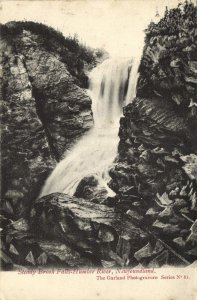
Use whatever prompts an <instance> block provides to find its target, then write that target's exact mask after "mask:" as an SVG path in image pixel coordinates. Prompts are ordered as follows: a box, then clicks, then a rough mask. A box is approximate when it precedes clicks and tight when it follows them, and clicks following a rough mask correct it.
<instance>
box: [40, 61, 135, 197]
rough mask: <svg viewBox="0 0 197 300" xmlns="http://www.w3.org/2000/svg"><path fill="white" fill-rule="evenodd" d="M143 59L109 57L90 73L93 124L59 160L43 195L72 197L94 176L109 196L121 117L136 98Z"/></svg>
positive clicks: (111, 194) (46, 183)
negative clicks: (126, 106) (140, 65)
mask: <svg viewBox="0 0 197 300" xmlns="http://www.w3.org/2000/svg"><path fill="white" fill-rule="evenodd" d="M139 62H140V59H139V58H136V59H133V60H132V59H125V58H118V59H107V60H105V61H104V62H103V63H102V64H100V65H99V66H97V67H96V68H94V69H93V70H92V71H91V73H90V75H89V82H90V84H89V90H88V94H89V96H90V98H91V99H92V111H93V118H94V127H93V128H92V129H91V130H90V131H89V132H88V133H87V134H85V135H84V136H83V137H82V138H81V139H80V140H79V141H78V142H77V143H76V145H75V146H74V147H73V148H72V149H71V152H70V153H69V154H67V155H66V157H65V158H64V159H63V160H62V161H60V162H59V163H58V164H57V166H56V167H55V169H54V170H53V172H52V173H51V175H50V176H49V177H48V179H47V180H46V182H45V185H44V187H43V189H42V191H41V195H40V196H45V195H47V194H50V193H54V192H59V193H65V194H68V195H70V196H73V195H74V193H75V191H76V189H77V186H78V185H79V183H80V181H81V180H82V179H83V178H85V177H89V176H94V178H95V179H96V180H97V182H98V185H99V186H101V187H103V188H105V189H106V190H107V193H108V195H109V196H113V195H114V192H113V191H112V190H111V189H110V188H109V187H108V185H107V183H108V182H109V180H110V178H109V174H108V172H109V169H110V168H111V167H112V165H113V162H114V159H115V157H116V155H117V146H118V142H119V137H118V131H119V120H120V117H121V115H122V108H123V106H125V105H127V104H128V103H129V102H131V101H132V99H133V98H134V97H135V91H136V85H137V79H138V66H139Z"/></svg>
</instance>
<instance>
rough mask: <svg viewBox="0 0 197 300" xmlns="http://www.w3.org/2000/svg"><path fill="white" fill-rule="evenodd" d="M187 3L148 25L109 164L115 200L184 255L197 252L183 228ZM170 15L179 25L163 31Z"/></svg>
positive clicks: (191, 68) (186, 215)
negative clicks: (133, 91)
mask: <svg viewBox="0 0 197 300" xmlns="http://www.w3.org/2000/svg"><path fill="white" fill-rule="evenodd" d="M188 11H189V12H188ZM194 11H195V8H194V7H193V5H191V7H190V5H189V6H188V7H184V8H183V11H182V13H180V12H179V9H177V10H176V9H175V10H173V13H172V12H166V14H165V17H164V18H163V19H162V20H161V21H160V22H159V23H158V24H151V25H150V26H149V28H148V30H147V37H146V43H145V47H144V52H143V57H142V60H141V65H140V68H139V71H140V77H139V81H138V86H137V98H136V99H135V100H134V101H133V102H132V103H131V104H129V105H128V106H127V107H125V109H124V117H123V118H122V119H121V120H120V131H119V136H120V143H119V155H118V157H117V163H116V166H115V167H114V169H112V170H111V172H110V175H111V177H112V180H111V182H110V187H111V188H112V189H113V190H114V191H115V192H116V193H117V203H116V208H117V209H121V210H122V211H125V212H126V213H127V214H129V215H131V217H132V218H133V219H138V220H140V222H141V225H142V227H144V228H148V230H149V231H150V232H152V233H153V234H154V235H156V236H157V237H158V238H161V239H163V240H164V241H167V243H168V245H171V246H172V247H173V249H175V250H176V251H178V252H179V253H182V254H183V255H184V256H185V257H186V258H187V259H189V260H193V259H194V258H195V257H196V255H197V253H196V248H195V247H196V231H195V233H194V234H191V226H192V225H193V224H196V218H197V193H196V180H197V177H196V171H195V169H196V168H197V156H196V154H197V147H196V146H197V139H196V132H197V123H196V116H197V114H196V112H197V110H196V108H197V107H196V106H197V103H196V99H195V97H196V93H195V91H196V76H195V74H196V67H195V66H196V64H197V61H196V57H195V54H196V50H197V49H196V46H195V44H194V43H193V39H194V36H195V33H194V25H195V20H194V15H193V12H194ZM179 13H180V14H179ZM186 13H188V14H190V17H191V20H190V21H191V22H190V23H186V20H187V18H186V17H184V16H185V14H186ZM177 14H178V17H177ZM173 18H175V20H177V19H178V22H180V24H182V25H181V26H177V27H176V26H175V25H174V27H172V29H171V30H172V31H173V30H174V31H173V32H170V31H169V28H171V27H170V26H169V24H171V23H173ZM182 18H183V20H185V22H184V21H183V22H182ZM170 22H171V23H170ZM181 22H182V23H181ZM175 23H176V22H175ZM166 24H167V25H168V26H167V25H166ZM178 24H179V23H178ZM171 25H172V24H171ZM194 227H195V225H193V227H192V228H194Z"/></svg>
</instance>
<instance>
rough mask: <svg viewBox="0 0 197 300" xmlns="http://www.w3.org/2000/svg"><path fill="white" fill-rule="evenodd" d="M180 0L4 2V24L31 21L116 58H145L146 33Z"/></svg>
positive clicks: (2, 3) (2, 16) (1, 15)
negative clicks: (77, 39) (73, 36)
mask: <svg viewBox="0 0 197 300" xmlns="http://www.w3.org/2000/svg"><path fill="white" fill-rule="evenodd" d="M178 3H179V0H128V1H127V0H81V1H73V0H69V1H66V0H65V1H55V0H51V1H44V0H40V1H32V0H29V1H28V0H26V1H21V0H20V1H10V0H7V1H1V2H0V5H1V9H0V20H1V23H6V22H8V21H13V20H15V21H19V20H20V21H21V20H31V21H35V22H41V23H44V24H47V25H50V26H52V27H53V28H55V29H58V30H59V31H61V32H62V33H63V34H64V35H65V36H68V35H69V34H71V35H74V34H75V33H77V35H78V37H79V40H80V41H81V42H82V43H84V44H86V45H87V46H91V47H93V48H104V49H105V50H107V51H108V52H109V53H110V55H111V56H112V57H113V56H115V57H118V56H120V57H130V56H137V55H140V54H141V51H142V48H143V41H144V29H145V28H146V26H147V25H148V24H149V23H150V21H151V20H153V21H154V20H156V18H155V14H156V10H157V9H158V12H159V15H160V16H162V15H163V13H164V11H165V7H166V5H167V6H168V7H176V6H177V4H178Z"/></svg>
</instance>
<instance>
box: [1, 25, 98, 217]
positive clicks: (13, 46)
mask: <svg viewBox="0 0 197 300" xmlns="http://www.w3.org/2000/svg"><path fill="white" fill-rule="evenodd" d="M1 32H2V43H1V45H2V46H1V47H2V54H3V56H2V67H3V85H2V91H3V102H2V112H3V117H2V124H3V130H2V177H3V184H2V197H3V206H2V209H3V211H4V212H6V213H7V214H8V215H9V216H12V217H13V216H14V217H16V216H17V215H21V214H23V212H24V204H26V205H27V206H28V205H29V201H31V200H34V199H35V198H36V197H37V196H38V194H39V191H40V188H41V187H42V185H43V183H44V180H45V179H46V177H47V176H48V175H49V173H50V172H51V170H52V168H54V166H55V163H56V161H59V160H60V159H61V158H62V156H63V155H64V152H65V151H66V150H69V149H70V148H71V146H72V145H73V144H74V143H75V142H76V140H77V139H78V138H79V137H80V136H81V135H83V134H84V133H85V132H86V131H87V130H88V129H89V128H90V127H91V126H92V124H93V118H92V112H91V99H90V98H89V97H88V96H87V94H86V92H85V90H84V88H83V87H85V86H86V80H87V78H86V75H85V73H84V66H85V64H86V65H88V64H89V68H91V67H92V64H91V63H92V62H91V63H90V59H89V60H88V59H86V58H83V57H80V54H78V56H77V54H76V53H74V52H76V49H75V48H76V47H79V45H78V43H77V41H75V40H72V39H68V40H66V39H65V38H64V37H63V36H61V35H60V34H58V33H57V32H55V31H54V30H52V29H50V28H47V27H46V26H44V25H41V24H35V23H29V22H28V23H25V22H24V23H23V22H21V23H18V22H11V23H8V24H7V25H3V26H2V28H1ZM59 35H60V36H59ZM71 42H72V43H73V44H71V45H70V44H69V43H71ZM71 46H72V47H71ZM83 51H85V50H84V49H83ZM83 51H81V53H82V54H84V52H83ZM82 54H81V56H82ZM71 58H72V59H73V58H75V60H74V59H73V61H74V62H73V63H71V62H70V61H71ZM88 58H90V53H89V57H88ZM92 59H93V58H92ZM77 60H78V61H79V63H78V65H77V63H76V61H77ZM74 63H75V65H74ZM71 73H72V75H71Z"/></svg>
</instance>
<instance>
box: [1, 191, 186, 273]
mask: <svg viewBox="0 0 197 300" xmlns="http://www.w3.org/2000/svg"><path fill="white" fill-rule="evenodd" d="M1 256H2V261H3V265H4V268H7V269H19V268H20V269H21V265H22V266H23V267H25V268H29V267H34V268H38V267H42V268H43V267H49V266H51V267H54V266H56V267H61V268H62V267H64V268H70V267H75V268H80V267H86V268H87V267H99V266H100V267H105V268H111V267H117V268H118V267H138V268H140V267H144V266H146V267H150V268H154V267H160V266H163V265H167V264H168V265H171V264H172V265H173V264H174V262H176V263H177V264H179V265H184V266H185V265H188V264H189V262H188V261H187V260H186V259H184V258H183V257H182V256H180V255H179V254H178V253H176V252H175V251H173V249H172V248H171V247H170V246H169V245H167V244H166V243H164V242H163V241H162V240H161V239H157V238H155V237H154V235H152V234H150V233H149V232H148V230H147V229H146V230H144V229H142V228H141V226H140V219H138V218H136V219H135V218H133V216H132V214H130V213H127V214H122V213H121V212H118V211H116V210H115V209H114V208H109V207H107V206H105V205H101V204H95V203H93V202H92V201H89V200H87V199H86V200H84V199H79V198H74V197H69V196H67V195H65V194H57V193H56V194H51V195H48V196H45V197H43V198H41V199H38V200H36V201H35V204H34V206H33V208H32V210H31V213H30V221H29V222H27V221H25V220H24V219H20V220H18V221H16V222H12V223H11V224H9V225H7V227H5V228H4V230H3V232H2V253H1ZM19 265H20V266H19Z"/></svg>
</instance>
